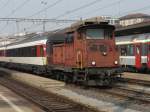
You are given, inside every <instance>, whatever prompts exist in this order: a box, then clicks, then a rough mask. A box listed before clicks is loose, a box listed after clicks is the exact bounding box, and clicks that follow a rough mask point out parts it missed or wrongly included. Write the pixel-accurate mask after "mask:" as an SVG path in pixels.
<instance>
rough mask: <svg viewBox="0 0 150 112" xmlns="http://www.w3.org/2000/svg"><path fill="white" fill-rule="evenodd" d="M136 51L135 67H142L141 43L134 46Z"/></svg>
mask: <svg viewBox="0 0 150 112" xmlns="http://www.w3.org/2000/svg"><path fill="white" fill-rule="evenodd" d="M134 51H135V67H136V68H137V69H140V68H141V67H142V64H141V53H142V52H141V44H135V47H134Z"/></svg>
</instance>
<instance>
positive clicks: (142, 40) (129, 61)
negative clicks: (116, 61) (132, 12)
mask: <svg viewBox="0 0 150 112" xmlns="http://www.w3.org/2000/svg"><path fill="white" fill-rule="evenodd" d="M149 27H150V22H145V23H140V24H136V25H131V26H127V27H121V28H118V29H117V30H116V31H115V35H116V44H117V46H118V49H119V52H120V64H121V65H122V66H123V67H124V70H125V71H133V72H138V71H140V72H147V71H150V30H149Z"/></svg>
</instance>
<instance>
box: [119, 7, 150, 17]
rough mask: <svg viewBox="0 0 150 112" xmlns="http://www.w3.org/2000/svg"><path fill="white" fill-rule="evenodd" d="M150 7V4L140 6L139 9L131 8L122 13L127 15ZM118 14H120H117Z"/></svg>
mask: <svg viewBox="0 0 150 112" xmlns="http://www.w3.org/2000/svg"><path fill="white" fill-rule="evenodd" d="M149 8H150V5H148V6H145V7H142V8H139V9H135V10H131V11H127V12H123V13H122V14H121V15H125V14H127V13H133V12H137V11H142V10H147V9H149ZM117 16H118V15H117Z"/></svg>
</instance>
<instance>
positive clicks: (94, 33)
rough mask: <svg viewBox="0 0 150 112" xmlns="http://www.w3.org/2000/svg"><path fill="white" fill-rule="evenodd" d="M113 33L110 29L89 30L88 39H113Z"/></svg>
mask: <svg viewBox="0 0 150 112" xmlns="http://www.w3.org/2000/svg"><path fill="white" fill-rule="evenodd" d="M112 34H113V31H112V30H109V29H87V30H86V38H87V39H112V37H113V35H112Z"/></svg>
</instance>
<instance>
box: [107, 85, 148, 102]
mask: <svg viewBox="0 0 150 112" xmlns="http://www.w3.org/2000/svg"><path fill="white" fill-rule="evenodd" d="M104 93H107V94H111V95H115V96H117V97H122V98H125V99H127V100H130V101H138V102H142V103H149V104H150V93H147V92H144V91H141V90H138V89H137V90H135V89H131V88H126V87H114V88H112V89H110V90H104Z"/></svg>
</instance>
